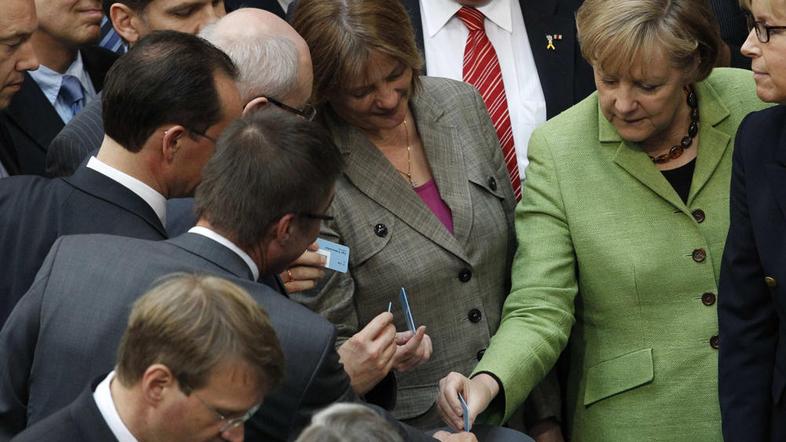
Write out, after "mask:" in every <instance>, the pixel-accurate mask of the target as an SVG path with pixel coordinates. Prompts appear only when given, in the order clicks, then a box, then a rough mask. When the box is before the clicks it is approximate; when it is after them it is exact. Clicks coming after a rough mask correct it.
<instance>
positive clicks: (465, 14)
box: [457, 6, 486, 32]
mask: <svg viewBox="0 0 786 442" xmlns="http://www.w3.org/2000/svg"><path fill="white" fill-rule="evenodd" d="M457 15H458V18H459V20H461V21H462V22H464V25H465V26H466V27H467V29H469V31H470V32H475V31H483V30H484V28H483V20H485V18H486V17H484V16H483V13H482V12H480V11H478V10H477V9H475V8H472V7H469V6H462V7H461V9H459V12H458V14H457Z"/></svg>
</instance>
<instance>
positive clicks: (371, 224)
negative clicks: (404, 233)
mask: <svg viewBox="0 0 786 442" xmlns="http://www.w3.org/2000/svg"><path fill="white" fill-rule="evenodd" d="M364 224H365V226H364V227H363V228H356V229H354V231H353V232H352V234H351V235H352V237H351V238H350V237H349V235H347V237H346V240H347V242H346V244H353V247H352V249H351V250H350V251H349V259H350V263H351V264H352V266H354V267H357V266H360V265H363V263H365V262H366V261H368V260H369V259H370V258H371V257H373V256H374V255H376V254H377V253H379V252H380V251H381V250H382V249H384V248H385V246H386V245H387V244H388V243H389V242H390V238H391V237H392V236H393V235H394V229H395V228H396V221H395V217H393V216H385V217H380V218H378V219H374V220H373V221H372V220H367V222H366V223H364Z"/></svg>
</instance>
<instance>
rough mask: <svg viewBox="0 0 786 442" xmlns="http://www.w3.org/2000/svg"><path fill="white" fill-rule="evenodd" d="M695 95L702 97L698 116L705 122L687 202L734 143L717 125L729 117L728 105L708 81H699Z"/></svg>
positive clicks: (701, 127)
mask: <svg viewBox="0 0 786 442" xmlns="http://www.w3.org/2000/svg"><path fill="white" fill-rule="evenodd" d="M696 95H697V96H698V98H699V117H700V119H701V122H702V124H701V126H700V130H699V146H700V147H699V149H700V152H699V154H698V157H697V158H696V170H695V172H693V181H692V182H691V186H690V195H689V196H688V205H690V204H691V202H692V201H693V200H694V199H695V198H696V195H697V194H698V193H699V192H701V189H702V188H704V185H705V184H707V181H709V179H710V177H711V176H712V174H713V173H714V172H715V169H717V168H718V165H719V164H720V162H721V159H723V156H724V154H725V153H726V150H727V149H728V148H729V145H730V144H731V136H730V135H729V134H727V133H725V132H723V131H721V130H719V129H717V128H716V127H715V126H717V125H718V124H720V123H721V122H722V121H723V120H725V119H726V118H728V117H729V115H730V112H729V109H728V108H727V107H726V105H725V104H723V101H721V100H720V98H719V97H718V95H717V94H716V93H715V91H714V90H713V89H712V86H710V85H709V84H707V83H699V84H697V85H696Z"/></svg>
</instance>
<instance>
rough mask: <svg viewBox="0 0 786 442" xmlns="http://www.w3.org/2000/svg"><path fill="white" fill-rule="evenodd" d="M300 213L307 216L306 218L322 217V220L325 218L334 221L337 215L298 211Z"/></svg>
mask: <svg viewBox="0 0 786 442" xmlns="http://www.w3.org/2000/svg"><path fill="white" fill-rule="evenodd" d="M298 215H300V216H302V217H305V218H311V219H321V220H324V221H333V220H334V219H336V217H334V216H330V215H324V214H320V213H309V212H298Z"/></svg>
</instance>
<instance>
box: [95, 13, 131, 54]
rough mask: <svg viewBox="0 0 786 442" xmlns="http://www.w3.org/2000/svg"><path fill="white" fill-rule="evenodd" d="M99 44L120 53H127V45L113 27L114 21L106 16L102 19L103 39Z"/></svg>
mask: <svg viewBox="0 0 786 442" xmlns="http://www.w3.org/2000/svg"><path fill="white" fill-rule="evenodd" d="M98 45H99V46H101V47H102V48H104V49H109V50H110V51H112V52H117V53H118V54H125V53H126V45H125V44H124V43H123V39H122V38H120V36H119V35H117V32H115V28H113V27H112V22H111V21H109V19H108V18H107V17H106V16H104V18H102V19H101V41H100V42H99V43H98Z"/></svg>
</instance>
